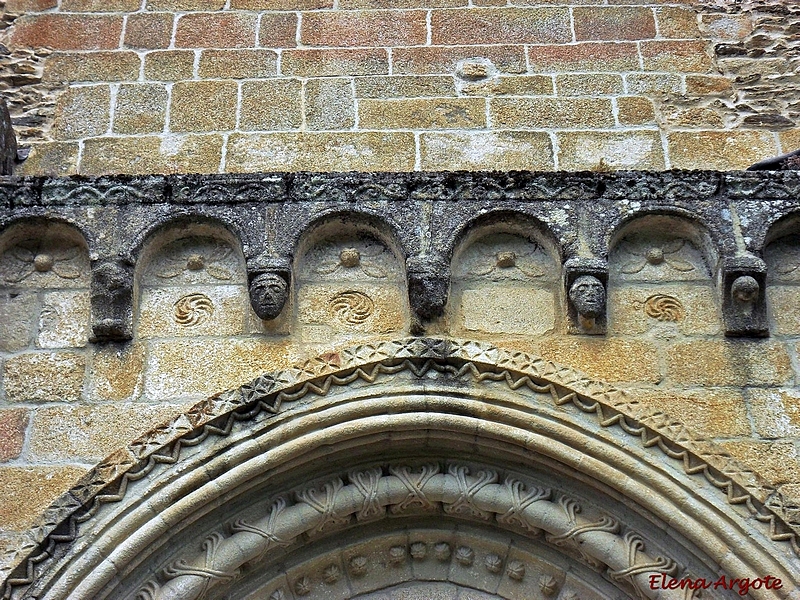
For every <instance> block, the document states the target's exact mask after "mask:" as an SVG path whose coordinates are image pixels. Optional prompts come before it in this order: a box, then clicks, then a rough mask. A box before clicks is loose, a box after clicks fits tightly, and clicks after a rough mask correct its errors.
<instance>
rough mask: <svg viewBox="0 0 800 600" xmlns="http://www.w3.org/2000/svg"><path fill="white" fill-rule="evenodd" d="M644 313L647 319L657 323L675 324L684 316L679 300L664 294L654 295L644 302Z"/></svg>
mask: <svg viewBox="0 0 800 600" xmlns="http://www.w3.org/2000/svg"><path fill="white" fill-rule="evenodd" d="M644 312H645V313H646V314H647V316H648V317H652V318H653V319H656V320H658V321H673V322H675V323H677V322H678V321H680V320H681V319H683V317H684V316H686V310H685V309H684V308H683V304H681V303H680V300H678V299H677V298H674V297H672V296H667V295H665V294H655V295H653V296H650V297H649V298H648V299H647V300H645V302H644Z"/></svg>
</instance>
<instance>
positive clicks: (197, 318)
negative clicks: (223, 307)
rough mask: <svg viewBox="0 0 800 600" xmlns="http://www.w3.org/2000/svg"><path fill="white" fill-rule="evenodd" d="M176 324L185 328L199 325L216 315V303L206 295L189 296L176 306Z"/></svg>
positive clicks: (179, 301) (180, 300)
mask: <svg viewBox="0 0 800 600" xmlns="http://www.w3.org/2000/svg"><path fill="white" fill-rule="evenodd" d="M174 307H175V322H176V323H177V324H178V325H183V326H184V327H194V326H195V325H199V324H200V323H203V322H204V321H206V320H208V318H209V317H210V316H211V315H213V314H214V303H213V302H211V298H209V297H208V296H206V295H205V294H188V295H187V296H184V297H183V298H181V299H179V300H178V301H177V302H176V303H175V304H174Z"/></svg>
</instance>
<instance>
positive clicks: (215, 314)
mask: <svg viewBox="0 0 800 600" xmlns="http://www.w3.org/2000/svg"><path fill="white" fill-rule="evenodd" d="M248 300H249V297H248V295H247V290H246V289H245V288H244V286H235V285H225V286H223V285H206V286H202V287H198V286H186V287H165V288H160V289H159V288H154V289H146V290H144V291H143V292H142V295H141V298H140V300H139V317H138V331H137V334H138V336H139V337H141V338H151V337H173V336H174V337H186V336H190V337H194V336H209V335H218V336H228V335H238V334H241V333H242V332H243V329H244V315H245V313H246V309H247V306H248Z"/></svg>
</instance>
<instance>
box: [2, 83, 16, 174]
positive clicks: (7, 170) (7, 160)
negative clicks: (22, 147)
mask: <svg viewBox="0 0 800 600" xmlns="http://www.w3.org/2000/svg"><path fill="white" fill-rule="evenodd" d="M16 160H17V136H16V135H15V134H14V128H13V127H12V126H11V115H10V114H9V112H8V105H7V104H6V101H5V99H4V98H0V175H11V173H12V172H13V169H14V163H15V162H16Z"/></svg>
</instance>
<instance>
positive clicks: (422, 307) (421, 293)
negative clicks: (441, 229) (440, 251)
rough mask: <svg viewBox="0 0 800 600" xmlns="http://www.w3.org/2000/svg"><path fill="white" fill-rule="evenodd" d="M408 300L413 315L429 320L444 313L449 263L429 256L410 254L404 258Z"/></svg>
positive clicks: (448, 292)
mask: <svg viewBox="0 0 800 600" xmlns="http://www.w3.org/2000/svg"><path fill="white" fill-rule="evenodd" d="M406 272H407V274H408V300H409V303H410V305H411V310H412V311H413V312H414V315H415V316H416V317H417V318H418V319H419V320H420V321H421V322H423V321H430V320H432V319H435V318H436V317H440V316H442V314H444V307H445V305H446V304H447V298H448V296H449V294H450V265H449V264H448V263H447V262H445V261H444V260H442V259H440V258H436V257H431V256H424V257H423V256H411V257H409V258H408V259H407V260H406Z"/></svg>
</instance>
